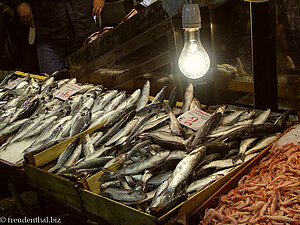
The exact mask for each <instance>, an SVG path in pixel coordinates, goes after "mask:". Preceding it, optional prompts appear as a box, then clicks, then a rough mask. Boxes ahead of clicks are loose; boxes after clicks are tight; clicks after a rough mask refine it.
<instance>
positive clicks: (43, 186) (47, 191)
mask: <svg viewBox="0 0 300 225" xmlns="http://www.w3.org/2000/svg"><path fill="white" fill-rule="evenodd" d="M25 176H26V179H27V182H28V184H29V185H30V186H31V187H32V188H34V189H36V190H38V192H39V193H41V194H42V195H44V196H45V197H46V198H49V199H54V200H57V201H59V202H61V203H63V204H65V205H67V206H68V207H71V208H74V209H75V210H79V211H80V210H83V208H82V204H81V199H80V196H79V194H78V189H77V186H76V185H75V184H74V183H73V182H71V181H69V180H67V179H64V178H62V177H59V176H56V175H54V174H51V173H48V172H47V171H44V170H42V169H39V168H36V167H34V166H32V165H29V164H25Z"/></svg>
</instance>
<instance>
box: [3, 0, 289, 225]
mask: <svg viewBox="0 0 300 225" xmlns="http://www.w3.org/2000/svg"><path fill="white" fill-rule="evenodd" d="M183 4H184V1H170V0H162V1H157V2H155V3H154V4H152V5H151V6H149V7H147V8H145V9H144V10H143V11H140V12H139V13H138V14H136V15H135V16H133V17H132V18H130V19H129V20H126V21H125V22H123V23H122V24H120V25H118V26H117V27H115V28H114V29H112V30H111V31H110V32H107V33H105V34H103V35H102V36H100V37H99V38H98V39H96V40H95V41H93V42H92V43H90V44H88V45H87V46H85V47H84V48H82V49H80V50H78V51H77V52H75V53H74V54H72V55H71V56H69V57H68V63H69V65H70V68H71V72H72V73H71V75H72V78H68V79H58V80H55V79H54V78H55V76H54V77H48V78H47V79H45V80H44V81H41V82H40V81H37V80H35V78H30V76H27V77H26V78H25V79H24V80H22V81H20V82H21V83H17V84H16V86H15V90H12V91H8V90H5V88H4V89H2V91H1V96H0V97H1V99H2V98H3V99H4V100H5V102H3V103H1V109H2V110H1V118H0V119H1V120H2V122H3V123H1V125H0V126H2V127H1V130H0V132H2V133H1V134H2V135H11V136H10V137H9V138H8V139H6V138H5V140H4V142H3V143H2V145H1V147H0V158H1V159H3V160H6V161H8V162H10V164H11V165H23V164H22V163H23V162H25V174H24V173H23V175H22V176H23V177H24V176H25V178H26V181H27V182H28V185H29V187H30V188H32V189H33V190H35V191H37V192H39V193H40V194H41V195H43V196H44V197H45V198H49V199H53V200H55V201H57V202H58V203H60V204H63V205H65V206H68V207H70V208H72V209H74V210H75V211H76V212H78V213H80V214H82V215H87V216H90V217H91V218H93V219H95V220H96V221H99V222H103V221H104V222H105V223H106V224H109V223H111V224H120V223H121V224H171V223H174V222H176V221H177V220H178V219H180V218H181V217H182V216H185V217H190V216H191V215H192V214H193V213H194V211H195V210H197V209H198V208H199V207H200V206H201V204H203V202H205V201H206V200H207V199H208V198H210V196H211V195H213V194H214V193H215V192H217V191H218V190H219V189H220V188H221V187H222V186H223V185H224V184H225V183H226V182H228V181H229V180H230V179H232V177H234V176H235V175H236V174H240V171H243V170H244V168H248V165H249V163H250V164H251V165H253V163H258V162H259V160H260V159H261V158H262V155H263V154H265V152H266V151H267V149H268V148H270V145H272V143H274V142H275V141H276V140H277V139H278V138H279V137H280V136H281V134H282V133H283V132H284V131H285V129H286V128H287V127H288V126H289V125H291V124H292V122H293V121H294V120H293V119H291V118H292V117H291V116H289V112H283V113H277V112H275V111H274V110H273V109H274V107H273V105H271V107H270V108H269V107H261V106H260V108H261V109H260V110H258V109H255V108H254V109H253V108H247V107H238V106H232V105H227V104H218V105H213V104H211V102H214V101H211V98H212V97H211V96H213V88H208V87H210V85H212V82H211V77H210V76H208V77H206V78H203V79H201V81H194V80H190V79H188V78H185V77H183V76H182V74H181V73H180V72H179V68H178V63H177V61H178V52H179V51H178V49H179V48H180V47H179V46H181V44H182V42H183V39H182V35H181V33H182V26H181V10H182V7H183ZM202 11H203V10H202ZM207 12H208V11H207ZM204 15H206V16H207V18H209V13H206V14H205V10H204ZM204 21H206V23H207V24H206V25H205V24H204V29H205V27H206V29H207V28H208V27H209V26H208V25H209V20H204ZM220 68H221V67H219V69H220ZM221 69H222V68H221ZM211 73H212V70H209V74H210V75H212V74H211ZM17 80H18V77H17V76H15V75H13V76H11V77H7V79H6V80H5V82H4V83H3V85H4V84H5V85H7V84H8V83H13V82H17ZM8 81H9V82H8ZM208 89H209V91H207V90H208ZM24 93H26V95H28V96H26V98H25V97H24ZM210 97H211V98H210ZM204 99H205V100H204ZM207 99H209V100H207ZM199 100H200V101H199ZM200 102H201V103H203V102H204V103H205V104H207V106H204V105H203V104H201V103H200ZM221 103H222V102H221ZM271 109H272V110H271ZM291 121H292V122H291Z"/></svg>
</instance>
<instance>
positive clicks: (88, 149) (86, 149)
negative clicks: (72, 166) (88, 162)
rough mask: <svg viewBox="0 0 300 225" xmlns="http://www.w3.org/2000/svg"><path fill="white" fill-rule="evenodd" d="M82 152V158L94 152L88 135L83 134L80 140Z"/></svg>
mask: <svg viewBox="0 0 300 225" xmlns="http://www.w3.org/2000/svg"><path fill="white" fill-rule="evenodd" d="M82 150H83V153H84V156H88V155H90V154H92V153H93V152H94V151H95V149H94V146H93V143H92V141H91V138H90V135H89V134H87V133H86V134H84V136H83V139H82Z"/></svg>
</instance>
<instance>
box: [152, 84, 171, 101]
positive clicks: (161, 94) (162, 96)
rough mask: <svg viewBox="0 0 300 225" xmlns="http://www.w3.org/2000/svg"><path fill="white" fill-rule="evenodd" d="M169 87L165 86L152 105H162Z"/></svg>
mask: <svg viewBox="0 0 300 225" xmlns="http://www.w3.org/2000/svg"><path fill="white" fill-rule="evenodd" d="M167 89H168V87H167V86H164V87H163V88H162V89H161V90H160V91H159V92H158V93H157V94H156V95H155V97H154V99H153V100H152V102H151V104H154V103H158V102H159V103H162V102H163V101H164V99H165V96H166V92H167Z"/></svg>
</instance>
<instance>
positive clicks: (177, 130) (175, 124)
mask: <svg viewBox="0 0 300 225" xmlns="http://www.w3.org/2000/svg"><path fill="white" fill-rule="evenodd" d="M164 108H165V109H166V111H167V113H168V114H169V118H170V127H171V131H172V133H174V134H176V135H178V136H182V135H183V129H182V127H181V125H180V123H179V121H178V120H177V118H176V116H175V115H174V113H173V111H172V110H171V108H170V106H169V105H167V104H164Z"/></svg>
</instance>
